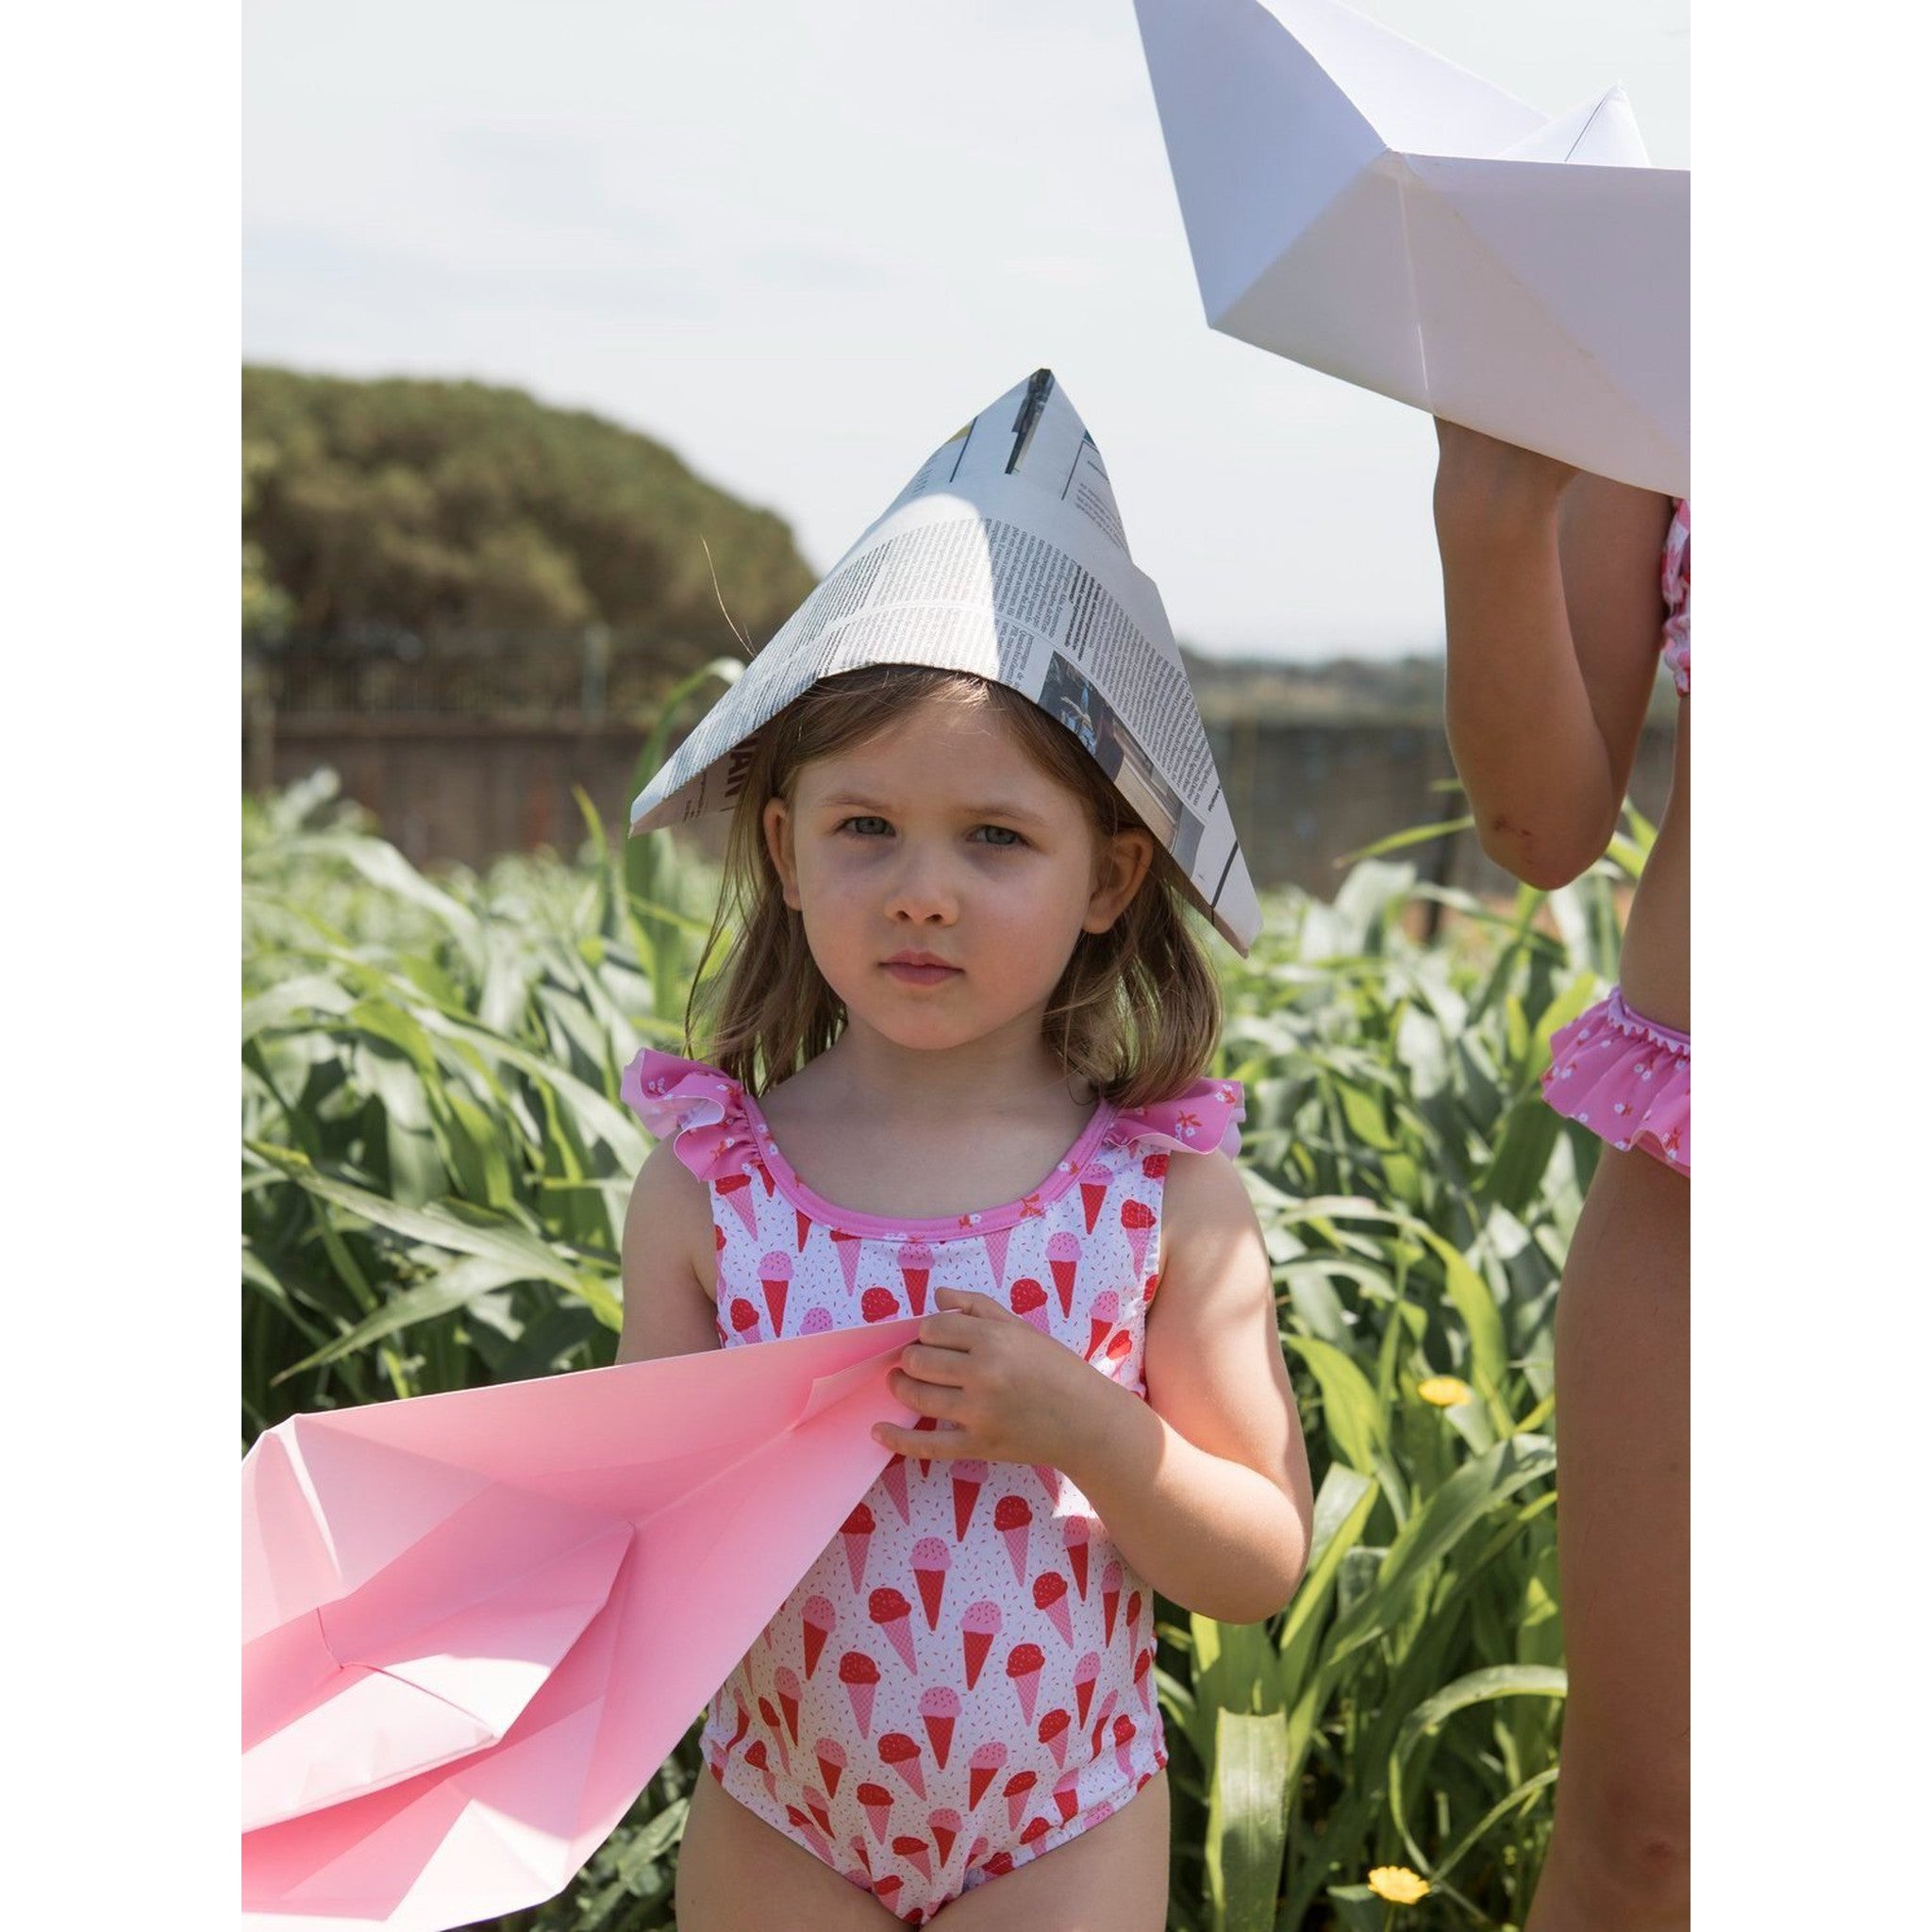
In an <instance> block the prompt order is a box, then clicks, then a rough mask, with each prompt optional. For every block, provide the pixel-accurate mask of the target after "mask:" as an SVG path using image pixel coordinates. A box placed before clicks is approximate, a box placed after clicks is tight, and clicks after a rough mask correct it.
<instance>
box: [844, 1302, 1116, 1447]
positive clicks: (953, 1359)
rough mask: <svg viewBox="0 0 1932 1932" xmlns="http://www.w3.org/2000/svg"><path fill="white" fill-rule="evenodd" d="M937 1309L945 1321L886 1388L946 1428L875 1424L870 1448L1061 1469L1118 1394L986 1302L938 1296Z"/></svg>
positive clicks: (911, 1351) (908, 1354)
mask: <svg viewBox="0 0 1932 1932" xmlns="http://www.w3.org/2000/svg"><path fill="white" fill-rule="evenodd" d="M934 1299H935V1300H936V1301H937V1302H938V1303H939V1305H940V1309H941V1312H940V1313H938V1314H936V1315H928V1316H926V1318H925V1319H924V1322H922V1323H921V1324H920V1328H919V1340H918V1341H915V1342H912V1343H911V1344H909V1345H908V1347H907V1349H906V1351H905V1353H904V1354H903V1355H902V1356H901V1357H899V1361H900V1366H899V1367H898V1368H896V1369H894V1370H893V1371H892V1374H891V1378H890V1382H889V1386H890V1387H891V1391H892V1393H893V1395H894V1396H896V1397H897V1398H898V1400H900V1401H901V1402H903V1403H904V1404H905V1405H906V1406H907V1407H908V1408H910V1409H913V1410H915V1411H917V1412H918V1413H919V1414H920V1415H929V1416H932V1417H933V1418H934V1419H935V1420H936V1421H937V1422H938V1423H939V1424H940V1425H941V1426H940V1427H938V1428H937V1429H909V1428H902V1427H900V1426H898V1425H896V1424H892V1423H879V1424H875V1425H874V1429H873V1432H872V1434H873V1440H874V1441H875V1442H880V1443H883V1444H884V1446H885V1447H886V1448H888V1449H891V1450H893V1451H895V1452H897V1453H898V1454H899V1455H901V1456H917V1457H930V1458H932V1459H935V1460H938V1461H950V1460H955V1459H957V1458H958V1457H977V1458H978V1459H980V1460H981V1461H984V1462H1032V1463H1037V1464H1040V1465H1041V1467H1051V1468H1054V1469H1065V1468H1066V1466H1067V1464H1068V1462H1069V1461H1070V1460H1073V1459H1074V1458H1075V1457H1076V1454H1077V1448H1078V1445H1079V1443H1080V1442H1081V1441H1083V1440H1084V1439H1085V1438H1086V1436H1087V1435H1088V1434H1089V1432H1090V1431H1091V1428H1092V1426H1093V1424H1092V1420H1091V1418H1092V1416H1093V1412H1094V1405H1095V1402H1096V1399H1097V1398H1098V1397H1099V1394H1100V1391H1101V1389H1102V1388H1103V1386H1105V1387H1108V1388H1111V1387H1113V1386H1115V1385H1114V1384H1112V1383H1110V1382H1108V1378H1107V1377H1106V1376H1105V1375H1103V1374H1098V1373H1097V1372H1096V1371H1095V1370H1094V1368H1093V1367H1092V1365H1091V1363H1089V1362H1087V1361H1084V1360H1082V1359H1081V1357H1079V1356H1077V1355H1075V1354H1074V1351H1073V1350H1072V1349H1071V1348H1068V1347H1066V1346H1065V1345H1064V1344H1063V1343H1061V1342H1058V1341H1055V1340H1054V1339H1053V1338H1052V1337H1051V1336H1049V1335H1042V1334H1041V1332H1040V1330H1039V1329H1037V1328H1035V1327H1034V1326H1033V1325H1032V1324H1031V1323H1029V1322H1024V1321H1023V1320H1021V1318H1020V1317H1019V1316H1018V1315H1016V1314H1014V1313H1013V1311H1012V1310H1011V1309H1010V1308H1005V1307H1001V1306H1000V1304H999V1303H998V1302H996V1301H994V1300H993V1299H992V1298H991V1296H990V1295H983V1294H969V1293H967V1292H966V1291H963V1290H961V1289H957V1288H942V1289H940V1290H939V1291H937V1293H936V1294H935V1296H934Z"/></svg>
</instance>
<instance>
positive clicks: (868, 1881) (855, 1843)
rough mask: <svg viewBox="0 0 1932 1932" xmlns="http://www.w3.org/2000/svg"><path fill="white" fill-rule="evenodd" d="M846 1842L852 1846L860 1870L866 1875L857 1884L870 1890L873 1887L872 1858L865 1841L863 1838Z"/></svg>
mask: <svg viewBox="0 0 1932 1932" xmlns="http://www.w3.org/2000/svg"><path fill="white" fill-rule="evenodd" d="M846 1842H847V1843H848V1844H850V1845H851V1847H852V1850H853V1853H854V1854H855V1856H856V1857H858V1869H859V1871H860V1872H861V1873H863V1874H864V1876H863V1877H861V1878H859V1879H858V1880H856V1881H855V1883H857V1884H859V1885H862V1886H864V1887H866V1888H867V1889H868V1890H870V1889H871V1886H872V1858H871V1856H870V1855H869V1854H868V1853H867V1851H866V1849H865V1840H864V1839H863V1838H854V1839H848V1840H846Z"/></svg>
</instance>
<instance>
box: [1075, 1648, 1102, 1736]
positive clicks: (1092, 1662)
mask: <svg viewBox="0 0 1932 1932" xmlns="http://www.w3.org/2000/svg"><path fill="white" fill-rule="evenodd" d="M1099 1675H1100V1655H1099V1653H1098V1652H1097V1651H1091V1650H1090V1651H1089V1652H1088V1653H1087V1655H1086V1656H1085V1657H1082V1658H1081V1659H1080V1661H1079V1662H1078V1663H1076V1664H1075V1665H1074V1716H1075V1717H1076V1718H1077V1719H1078V1720H1079V1724H1080V1728H1081V1729H1082V1730H1083V1731H1084V1730H1085V1729H1086V1728H1087V1707H1088V1705H1089V1704H1090V1703H1091V1702H1092V1699H1093V1680H1094V1679H1095V1678H1096V1677H1098V1676H1099Z"/></svg>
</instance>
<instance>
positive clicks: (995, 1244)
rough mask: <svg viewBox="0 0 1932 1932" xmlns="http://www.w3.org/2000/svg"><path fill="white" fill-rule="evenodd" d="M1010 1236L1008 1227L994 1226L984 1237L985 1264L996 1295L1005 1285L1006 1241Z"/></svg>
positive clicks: (1011, 1232) (1011, 1235)
mask: <svg viewBox="0 0 1932 1932" xmlns="http://www.w3.org/2000/svg"><path fill="white" fill-rule="evenodd" d="M1012 1238H1013V1230H1012V1229H1011V1228H1010V1227H996V1228H994V1229H993V1230H992V1232H991V1234H989V1235H988V1236H987V1237H986V1265H987V1267H988V1268H989V1269H991V1271H992V1291H993V1293H994V1294H995V1295H996V1296H997V1295H998V1294H999V1293H1001V1291H1003V1290H1004V1289H1005V1288H1006V1285H1007V1243H1008V1241H1011V1240H1012Z"/></svg>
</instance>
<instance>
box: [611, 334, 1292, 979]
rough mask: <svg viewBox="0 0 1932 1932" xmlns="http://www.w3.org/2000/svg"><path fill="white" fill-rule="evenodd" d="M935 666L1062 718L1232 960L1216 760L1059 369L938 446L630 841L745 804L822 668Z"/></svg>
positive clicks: (1234, 855) (670, 778) (1244, 944)
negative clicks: (768, 744)
mask: <svg viewBox="0 0 1932 1932" xmlns="http://www.w3.org/2000/svg"><path fill="white" fill-rule="evenodd" d="M872 664H924V665H931V666H933V667H935V668H937V669H940V670H945V671H965V672H970V673H972V674H973V675H974V676H977V677H984V678H986V679H988V680H990V681H991V682H994V683H998V684H1004V685H1008V686H1010V687H1011V688H1012V689H1013V690H1014V691H1019V692H1021V693H1022V695H1024V696H1025V697H1028V698H1030V699H1032V701H1033V702H1034V703H1035V704H1036V705H1038V706H1039V707H1040V708H1041V710H1043V711H1044V712H1046V714H1047V715H1048V716H1049V717H1051V718H1054V719H1056V720H1057V721H1058V723H1060V724H1063V725H1065V726H1066V728H1067V729H1068V730H1069V731H1071V732H1072V733H1073V734H1074V737H1075V738H1077V739H1078V740H1079V741H1080V742H1081V743H1082V744H1083V745H1084V746H1085V747H1086V748H1087V750H1088V752H1089V753H1090V754H1091V756H1092V757H1093V758H1094V759H1095V760H1096V762H1097V763H1098V764H1099V766H1100V768H1101V770H1102V771H1104V772H1105V773H1106V774H1107V775H1108V778H1110V779H1111V780H1112V781H1113V785H1114V789H1115V790H1116V791H1118V792H1119V793H1120V795H1121V796H1122V797H1123V798H1124V799H1125V800H1126V802H1127V803H1128V805H1130V806H1131V807H1132V808H1133V809H1134V810H1135V811H1136V812H1137V813H1138V814H1139V815H1140V817H1141V821H1142V823H1144V824H1146V825H1147V827H1148V829H1149V830H1150V831H1152V832H1153V834H1154V835H1155V837H1156V838H1158V840H1159V841H1161V842H1162V843H1163V844H1164V845H1165V846H1166V847H1167V849H1168V850H1169V851H1170V852H1171V853H1172V854H1173V855H1174V859H1175V861H1176V863H1177V864H1178V865H1179V867H1180V870H1181V873H1182V875H1183V876H1184V878H1185V879H1186V880H1187V884H1188V892H1189V896H1190V897H1191V899H1192V900H1193V902H1194V903H1195V905H1196V906H1198V907H1199V908H1200V909H1201V910H1202V911H1203V912H1205V913H1206V914H1207V915H1208V918H1209V919H1211V920H1212V921H1213V922H1214V924H1215V926H1216V928H1217V929H1218V930H1219V931H1220V932H1221V933H1222V935H1223V936H1224V938H1225V939H1226V940H1227V941H1229V943H1230V944H1232V945H1233V946H1234V947H1235V949H1236V950H1237V951H1238V952H1241V953H1243V954H1245V953H1246V952H1247V950H1248V947H1249V946H1250V944H1251V943H1252V942H1253V941H1254V938H1255V935H1256V933H1257V932H1258V931H1259V930H1260V924H1261V912H1260V908H1259V906H1258V905H1257V902H1256V898H1255V888H1254V886H1253V884H1252V882H1251V881H1250V880H1249V878H1248V868H1247V865H1246V863H1245V862H1244V861H1243V859H1242V858H1241V846H1240V844H1239V842H1238V841H1236V838H1235V833H1234V825H1233V823H1232V822H1231V821H1230V819H1229V817H1228V813H1227V802H1226V800H1225V799H1224V796H1223V795H1222V790H1221V779H1220V775H1219V774H1217V773H1216V771H1215V769H1214V755H1213V753H1212V752H1211V751H1210V750H1209V749H1208V733H1207V730H1206V728H1205V727H1204V726H1203V724H1202V723H1201V713H1200V711H1199V709H1198V708H1196V706H1195V703H1194V693H1193V691H1191V689H1190V687H1189V684H1188V675H1187V673H1186V672H1185V671H1184V670H1183V669H1182V668H1181V660H1180V653H1179V652H1178V650H1176V649H1175V647H1174V632H1173V631H1172V629H1170V627H1169V625H1168V622H1167V613H1166V611H1165V610H1163V609H1162V608H1161V604H1160V592H1159V591H1158V590H1157V589H1156V588H1155V586H1154V582H1153V580H1152V578H1150V577H1147V576H1145V575H1142V574H1141V572H1140V571H1139V570H1137V569H1136V568H1135V566H1134V560H1133V558H1131V557H1130V556H1128V554H1127V540H1126V536H1125V533H1124V530H1123V529H1122V527H1121V520H1120V513H1119V512H1118V510H1117V509H1116V508H1114V500H1113V488H1112V486H1111V485H1110V484H1109V483H1108V477H1107V466H1106V465H1105V464H1104V463H1103V462H1102V461H1101V459H1100V452H1099V450H1097V449H1096V448H1095V447H1094V444H1093V439H1092V438H1091V436H1090V435H1088V433H1087V425H1085V424H1084V423H1082V422H1081V420H1080V416H1079V412H1078V411H1077V410H1076V409H1075V408H1074V406H1073V404H1072V403H1071V402H1069V401H1068V400H1067V394H1066V391H1064V390H1063V389H1061V388H1060V386H1059V384H1058V382H1057V381H1055V379H1054V375H1053V372H1052V371H1051V370H1050V369H1041V370H1037V371H1036V372H1035V373H1034V374H1033V375H1031V376H1029V377H1028V378H1027V379H1026V380H1025V381H1024V382H1022V383H1019V384H1017V385H1016V386H1015V387H1014V388H1012V389H1010V390H1008V391H1007V393H1006V394H1005V395H1003V396H1001V397H1000V399H999V400H998V401H997V402H995V403H991V404H990V405H989V406H988V407H987V408H984V409H982V410H981V411H980V412H979V414H978V415H976V416H975V417H974V419H973V420H972V422H970V423H969V424H967V425H966V426H965V427H964V428H963V429H961V430H960V431H959V432H958V434H957V435H955V436H953V437H952V438H951V439H949V440H948V441H945V442H943V443H941V445H940V447H939V448H938V449H936V450H935V451H934V452H933V453H932V455H931V456H929V457H928V458H926V459H925V461H924V463H923V464H922V465H921V466H920V468H919V471H918V474H917V475H914V476H913V478H912V480H911V481H910V482H909V483H908V484H907V486H906V487H905V489H903V490H902V491H900V492H899V494H898V495H897V496H896V497H895V498H894V499H893V500H892V502H891V504H890V505H889V506H888V507H887V508H886V510H885V513H884V514H883V515H882V516H880V517H879V518H878V519H877V521H876V522H874V524H873V525H872V526H871V527H870V528H869V529H868V530H867V531H866V532H865V534H864V535H863V536H861V537H860V538H859V540H858V542H856V543H855V544H853V546H852V548H851V549H850V550H848V551H847V552H846V553H845V555H844V556H843V557H841V558H840V559H839V561H838V562H837V563H836V564H835V565H833V567H832V569H831V570H830V572H829V573H828V574H827V575H826V576H825V578H824V581H823V582H822V583H821V584H820V585H819V587H818V588H817V589H816V590H815V591H813V592H812V593H811V595H810V596H808V598H807V599H806V600H805V602H804V603H803V604H801V605H800V606H799V607H798V608H797V609H796V610H795V611H793V612H792V614H791V617H790V618H788V619H787V620H786V623H785V625H784V627H783V628H782V629H781V630H780V631H779V632H778V634H777V635H776V636H775V637H774V638H773V640H772V641H771V642H770V643H768V644H767V645H766V646H765V647H764V649H763V650H762V651H760V652H759V653H758V656H757V657H756V658H754V659H753V660H752V662H751V663H750V664H748V665H747V666H746V667H745V669H744V672H743V673H742V675H741V676H740V677H739V679H738V682H737V683H736V684H734V685H733V686H732V687H731V689H730V690H729V691H726V692H725V694H724V697H722V698H721V699H719V701H718V703H717V704H716V706H714V707H713V708H712V709H711V710H710V711H709V712H708V714H707V715H706V716H705V718H704V719H703V720H702V721H701V722H700V723H699V724H698V725H697V727H696V729H695V730H693V731H692V732H691V736H690V737H689V738H687V739H686V740H685V741H684V742H683V744H682V745H680V746H679V748H678V749H677V751H676V752H675V754H674V755H673V757H672V758H671V759H670V760H669V762H668V763H666V764H665V766H664V767H663V769H662V770H661V771H660V772H658V775H657V776H656V777H655V778H653V779H652V780H651V782H650V783H649V784H648V785H647V786H645V788H644V789H643V791H641V792H640V793H639V794H638V797H637V801H636V803H635V804H633V805H632V807H631V808H630V828H631V830H632V831H633V832H648V831H655V830H657V829H658V827H659V826H663V825H672V824H680V823H682V822H684V821H686V820H689V819H694V818H700V817H702V816H704V815H705V814H706V813H708V812H714V811H725V810H728V809H730V808H731V807H733V806H734V805H736V804H737V802H738V794H739V791H740V789H741V786H742V784H743V780H744V774H745V771H746V768H747V766H748V765H749V763H750V758H751V748H752V743H753V741H754V740H755V739H756V738H757V736H758V732H759V731H760V730H761V729H762V728H763V726H764V725H765V724H767V723H768V722H769V721H770V720H771V719H772V718H774V717H775V716H776V715H777V714H778V713H779V712H780V711H782V710H783V709H784V708H785V707H786V706H787V705H789V704H791V701H792V700H793V699H794V698H796V697H798V696H799V695H800V694H801V693H802V692H804V691H808V690H809V689H810V687H811V686H812V685H814V684H817V683H819V682H820V681H821V680H822V679H824V678H827V677H836V676H838V675H840V674H841V672H846V671H858V670H862V669H864V668H865V667H866V666H868V665H872Z"/></svg>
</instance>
